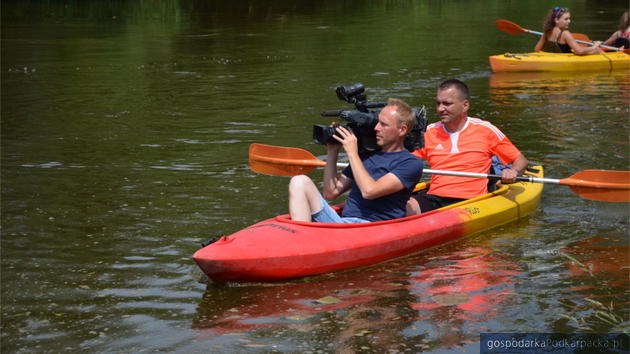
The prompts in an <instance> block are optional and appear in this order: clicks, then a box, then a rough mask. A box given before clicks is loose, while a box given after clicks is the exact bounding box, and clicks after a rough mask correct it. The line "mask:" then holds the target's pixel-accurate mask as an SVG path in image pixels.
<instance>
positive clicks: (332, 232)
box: [193, 167, 543, 282]
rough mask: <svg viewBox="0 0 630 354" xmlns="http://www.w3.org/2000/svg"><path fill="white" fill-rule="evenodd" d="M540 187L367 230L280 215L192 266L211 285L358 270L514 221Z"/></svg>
mask: <svg viewBox="0 0 630 354" xmlns="http://www.w3.org/2000/svg"><path fill="white" fill-rule="evenodd" d="M537 168H538V169H539V172H538V173H535V175H536V177H542V174H543V172H542V167H537ZM542 188H543V185H542V184H539V183H526V182H518V183H514V184H511V185H509V186H503V187H501V188H499V189H498V190H497V191H495V192H493V193H490V194H487V195H484V196H481V197H478V198H475V199H471V200H468V201H464V202H461V203H457V204H454V205H451V206H448V207H445V208H442V209H439V210H435V211H432V212H429V213H425V214H421V215H416V216H410V217H406V218H402V219H396V220H388V221H381V222H373V223H363V224H330V223H313V222H296V221H292V220H290V218H289V216H288V215H280V216H276V217H274V218H270V219H267V220H264V221H261V222H258V223H256V224H254V225H251V226H249V227H247V228H245V229H243V230H240V231H237V232H235V233H234V234H232V235H229V236H224V237H222V238H220V239H219V240H218V241H216V242H214V243H212V244H210V245H207V246H206V247H204V248H202V249H200V250H198V251H197V252H196V253H195V254H194V255H193V259H194V261H195V262H196V263H197V265H198V266H199V267H200V268H201V270H202V271H203V272H204V273H205V274H206V275H207V276H208V278H210V279H211V280H213V281H215V282H275V281H281V280H286V279H292V278H298V277H304V276H311V275H317V274H323V273H329V272H336V271H342V270H347V269H352V268H357V267H362V266H366V265H370V264H375V263H379V262H383V261H386V260H389V259H393V258H397V257H401V256H404V255H408V254H411V253H414V252H418V251H421V250H424V249H428V248H431V247H435V246H438V245H441V244H444V243H448V242H452V241H456V240H459V239H461V238H464V237H466V236H468V235H472V234H474V233H477V232H480V231H483V230H487V229H490V228H493V227H495V226H498V225H501V224H505V223H507V222H510V221H513V220H516V219H518V218H520V217H522V216H524V215H527V214H529V213H531V212H533V211H534V210H536V208H537V207H538V203H539V200H540V194H541V192H542Z"/></svg>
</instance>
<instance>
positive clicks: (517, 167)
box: [501, 154, 529, 183]
mask: <svg viewBox="0 0 630 354" xmlns="http://www.w3.org/2000/svg"><path fill="white" fill-rule="evenodd" d="M527 164H529V161H528V160H527V158H525V156H523V154H519V155H518V157H517V158H516V159H514V162H512V168H506V169H504V170H503V171H502V172H501V182H503V183H514V182H516V177H517V176H518V175H522V174H523V172H525V169H526V168H527Z"/></svg>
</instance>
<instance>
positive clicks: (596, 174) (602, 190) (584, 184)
mask: <svg viewBox="0 0 630 354" xmlns="http://www.w3.org/2000/svg"><path fill="white" fill-rule="evenodd" d="M324 166H326V162H325V161H322V160H320V159H318V158H317V157H315V155H313V154H311V153H310V152H309V151H306V150H303V149H299V148H292V147H283V146H273V145H264V144H257V143H253V144H251V145H250V146H249V167H250V168H251V170H252V171H254V172H258V173H262V174H267V175H272V176H295V175H299V174H307V173H309V172H310V171H312V170H313V169H315V168H317V167H324ZM337 166H338V167H346V166H348V164H347V163H338V164H337ZM423 173H427V174H432V175H446V176H460V177H472V178H491V179H501V176H500V175H493V174H485V173H472V172H460V171H442V170H431V169H424V170H423ZM516 179H517V180H518V181H521V182H531V183H549V184H561V185H565V186H568V187H569V188H571V190H572V191H573V192H574V193H575V194H577V195H579V196H580V197H583V198H586V199H591V200H597V201H602V202H629V201H630V171H610V170H583V171H579V172H577V173H575V174H574V175H572V176H571V177H567V178H563V179H553V178H538V177H534V176H518V177H517V178H516Z"/></svg>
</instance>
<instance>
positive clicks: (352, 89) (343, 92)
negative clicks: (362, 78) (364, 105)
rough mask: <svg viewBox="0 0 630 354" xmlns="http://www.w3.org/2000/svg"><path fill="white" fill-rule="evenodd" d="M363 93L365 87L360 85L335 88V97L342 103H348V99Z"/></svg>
mask: <svg viewBox="0 0 630 354" xmlns="http://www.w3.org/2000/svg"><path fill="white" fill-rule="evenodd" d="M363 91H365V86H363V84H362V83H356V84H352V85H346V86H337V89H336V92H337V97H338V98H339V99H340V100H343V101H347V102H348V101H350V98H351V97H353V96H355V95H358V94H360V93H363Z"/></svg>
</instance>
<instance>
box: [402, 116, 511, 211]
mask: <svg viewBox="0 0 630 354" xmlns="http://www.w3.org/2000/svg"><path fill="white" fill-rule="evenodd" d="M413 154H414V155H416V156H418V157H420V158H423V159H426V160H427V162H428V163H429V165H430V166H431V168H432V169H436V170H449V171H462V172H474V173H489V171H490V166H491V164H492V162H491V158H492V156H493V155H496V156H498V157H499V159H500V160H501V162H502V163H504V164H506V163H511V162H513V161H514V160H515V159H516V158H517V157H518V156H519V155H520V151H518V149H517V148H516V146H514V144H512V142H511V141H510V139H508V138H507V136H505V134H503V133H502V132H501V131H500V130H499V129H498V128H497V127H495V126H494V125H492V124H491V123H490V122H487V121H485V120H481V119H479V118H471V117H468V118H467V122H466V124H465V125H464V128H463V129H462V130H460V131H459V132H456V133H449V132H448V131H446V128H444V126H443V124H442V123H441V122H436V123H433V124H430V125H429V126H428V127H427V131H426V132H425V134H424V147H423V148H422V149H419V150H416V151H414V152H413ZM487 187H488V180H487V179H485V178H470V177H457V176H442V175H432V176H431V186H430V188H429V193H430V194H434V195H439V196H442V197H449V198H461V199H470V198H474V197H477V196H480V195H482V194H485V193H487Z"/></svg>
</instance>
